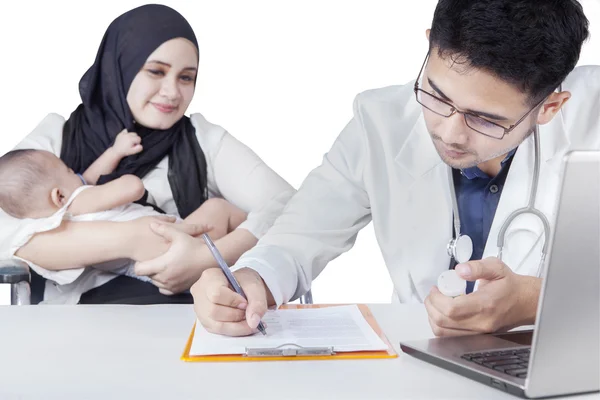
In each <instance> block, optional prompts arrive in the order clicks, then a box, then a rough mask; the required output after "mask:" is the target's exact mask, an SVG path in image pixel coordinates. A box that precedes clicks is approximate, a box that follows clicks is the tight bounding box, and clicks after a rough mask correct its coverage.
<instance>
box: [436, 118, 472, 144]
mask: <svg viewBox="0 0 600 400" xmlns="http://www.w3.org/2000/svg"><path fill="white" fill-rule="evenodd" d="M470 130H471V128H469V127H468V126H467V124H466V123H465V118H464V117H463V116H462V115H461V114H459V113H456V114H454V115H451V116H450V117H448V118H443V120H442V121H441V122H440V124H439V126H438V128H437V130H436V131H437V132H436V133H437V134H438V136H439V137H440V138H441V139H442V140H443V141H444V143H446V144H458V145H463V144H466V143H467V142H468V139H469V135H470V132H469V131H470Z"/></svg>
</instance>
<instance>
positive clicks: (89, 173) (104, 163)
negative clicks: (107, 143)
mask: <svg viewBox="0 0 600 400" xmlns="http://www.w3.org/2000/svg"><path fill="white" fill-rule="evenodd" d="M122 158H123V156H122V155H120V154H118V153H117V152H116V151H115V150H114V148H112V147H109V148H108V149H107V150H106V151H105V152H104V153H102V155H101V156H100V157H98V159H97V160H96V161H94V162H93V163H92V165H90V166H89V167H88V169H86V170H85V172H84V173H83V174H82V175H83V179H85V181H86V182H87V183H89V184H90V185H95V184H96V182H98V178H99V177H100V176H101V175H108V174H111V173H112V172H113V171H114V170H115V169H117V165H119V162H120V161H121V159H122Z"/></svg>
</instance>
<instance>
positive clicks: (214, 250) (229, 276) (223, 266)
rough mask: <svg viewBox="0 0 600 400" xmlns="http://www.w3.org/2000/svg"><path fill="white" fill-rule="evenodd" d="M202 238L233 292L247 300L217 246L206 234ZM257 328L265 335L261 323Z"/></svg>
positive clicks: (265, 332) (265, 331)
mask: <svg viewBox="0 0 600 400" xmlns="http://www.w3.org/2000/svg"><path fill="white" fill-rule="evenodd" d="M202 238H203V239H204V242H205V243H206V245H207V246H208V249H209V250H210V252H211V253H212V255H213V257H214V258H215V260H217V263H218V264H219V267H221V270H222V271H223V273H224V274H225V276H226V277H227V280H228V281H229V284H230V285H231V287H233V290H235V291H236V292H237V293H238V294H239V295H240V296H242V297H243V298H244V299H246V300H248V298H247V297H246V294H245V293H244V291H243V290H242V288H241V286H240V284H239V283H238V281H237V280H236V279H235V276H233V274H232V273H231V271H230V270H229V266H228V265H227V263H226V262H225V259H224V258H223V256H222V255H221V253H220V252H219V250H218V249H217V246H215V244H214V243H213V241H212V239H211V238H210V237H209V236H208V235H207V234H206V233H203V234H202ZM257 328H258V330H259V331H260V333H262V334H263V335H266V334H267V330H266V329H265V326H264V324H263V323H262V321H261V322H259V323H258V326H257Z"/></svg>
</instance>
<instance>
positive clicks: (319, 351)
mask: <svg viewBox="0 0 600 400" xmlns="http://www.w3.org/2000/svg"><path fill="white" fill-rule="evenodd" d="M341 305H343V304H285V305H282V306H281V307H280V309H302V308H323V307H333V306H341ZM358 308H359V310H360V311H361V313H362V315H363V316H364V317H365V320H366V321H367V322H368V323H369V325H370V326H371V328H373V330H374V331H375V333H376V334H377V335H379V337H380V338H381V340H383V342H384V343H385V344H386V345H387V350H383V351H351V352H338V353H336V352H335V351H334V349H333V347H302V346H298V345H296V344H293V343H289V344H283V345H281V346H278V347H275V348H246V352H245V353H244V354H234V355H231V354H222V355H219V354H215V355H209V356H206V355H202V356H193V355H190V349H191V347H192V342H193V340H194V332H195V329H196V323H194V326H193V327H192V332H191V333H190V337H189V338H188V341H187V343H186V346H185V348H184V350H183V354H182V355H181V360H183V361H187V362H237V361H242V362H243V361H300V360H348V359H383V358H397V357H398V353H397V352H396V351H395V350H394V347H393V346H392V344H391V343H390V341H389V340H388V339H387V337H386V335H385V334H384V333H383V330H382V329H381V327H380V326H379V324H378V323H377V321H376V320H375V317H374V316H373V314H372V313H371V310H369V307H367V305H365V304H358Z"/></svg>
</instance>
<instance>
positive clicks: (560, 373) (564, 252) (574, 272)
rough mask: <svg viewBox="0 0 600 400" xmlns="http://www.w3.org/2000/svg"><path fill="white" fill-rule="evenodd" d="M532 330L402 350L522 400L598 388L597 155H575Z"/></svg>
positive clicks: (567, 165) (565, 170) (565, 172)
mask: <svg viewBox="0 0 600 400" xmlns="http://www.w3.org/2000/svg"><path fill="white" fill-rule="evenodd" d="M561 168H562V170H561V181H560V185H561V187H560V192H559V193H560V198H559V203H558V209H557V211H558V212H557V216H556V221H555V222H556V224H555V229H554V232H552V234H551V235H550V238H551V242H550V246H549V248H550V252H549V254H548V258H547V259H546V265H545V268H544V275H543V278H544V279H543V283H542V291H541V294H540V300H539V302H538V310H537V318H536V321H535V326H534V328H533V329H530V330H520V331H515V330H513V331H510V332H507V333H498V334H482V335H475V336H460V337H448V338H434V339H429V340H417V341H405V342H401V343H400V347H401V349H402V351H404V352H405V353H407V354H410V355H412V356H414V357H416V358H419V359H421V360H424V361H427V362H429V363H432V364H435V365H437V366H439V367H442V368H444V369H447V370H450V371H453V372H455V373H458V374H460V375H463V376H466V377H468V378H471V379H474V380H476V381H479V382H481V383H484V384H486V385H490V386H492V387H494V388H497V389H500V390H503V391H506V392H508V393H511V394H514V395H517V396H520V397H524V398H541V397H550V396H560V395H570V394H578V393H587V392H597V391H599V390H600V152H599V151H572V152H570V153H568V154H566V155H565V157H564V160H563V164H562V167H561Z"/></svg>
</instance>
